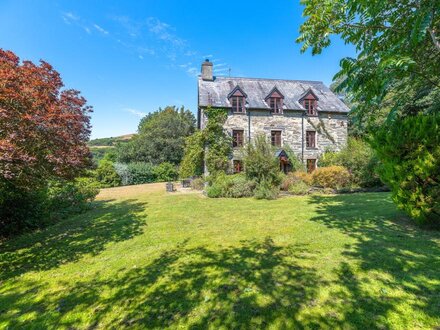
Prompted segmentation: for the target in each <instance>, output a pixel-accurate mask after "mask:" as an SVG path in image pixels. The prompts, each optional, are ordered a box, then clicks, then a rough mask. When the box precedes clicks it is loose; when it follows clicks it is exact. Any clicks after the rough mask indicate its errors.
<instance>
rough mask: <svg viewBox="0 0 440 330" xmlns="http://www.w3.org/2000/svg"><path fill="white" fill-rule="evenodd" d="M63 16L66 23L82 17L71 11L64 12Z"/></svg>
mask: <svg viewBox="0 0 440 330" xmlns="http://www.w3.org/2000/svg"><path fill="white" fill-rule="evenodd" d="M61 17H62V18H63V21H64V23H66V24H71V23H72V22H73V21H78V20H79V19H80V18H79V16H76V15H74V14H73V13H71V12H67V13H62V14H61Z"/></svg>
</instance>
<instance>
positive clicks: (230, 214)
mask: <svg viewBox="0 0 440 330" xmlns="http://www.w3.org/2000/svg"><path fill="white" fill-rule="evenodd" d="M153 186H154V185H152V186H151V187H153ZM148 187H149V186H138V187H131V188H115V189H108V190H105V192H104V193H103V194H102V195H101V197H100V198H101V200H99V201H97V202H96V204H95V206H94V209H93V210H91V211H89V212H88V213H86V214H83V215H80V216H77V217H73V218H71V219H69V220H67V221H63V222H62V223H59V224H57V225H56V226H53V227H51V228H48V229H46V230H43V231H41V232H38V233H34V234H28V235H24V236H21V237H18V238H15V239H12V240H9V241H5V242H3V243H1V245H0V267H1V268H0V269H1V275H0V328H20V329H21V328H35V329H55V328H56V329H63V328H66V329H67V328H70V329H73V328H75V329H96V328H103V329H104V328H105V329H109V328H110V329H120V328H157V329H163V328H190V329H199V328H200V329H205V328H211V329H258V328H269V329H286V328H295V329H308V328H328V329H337V328H343V329H354V328H362V329H373V328H381V329H389V328H392V329H430V328H435V327H436V326H439V325H440V315H439V313H440V233H439V232H435V231H427V230H422V229H419V228H417V227H414V226H413V225H412V224H411V223H410V222H409V221H408V220H407V219H405V217H404V216H403V215H402V214H401V213H399V212H397V211H396V209H395V207H394V205H393V203H392V202H391V200H390V198H389V195H388V194H387V193H365V194H353V195H338V196H308V197H307V196H306V197H289V198H281V199H278V200H275V201H258V200H254V199H207V198H204V197H202V196H200V195H198V194H165V193H163V192H160V191H157V189H156V190H154V189H153V192H149V191H148V190H149V188H148ZM156 187H157V186H156ZM162 188H163V187H162V186H160V189H162Z"/></svg>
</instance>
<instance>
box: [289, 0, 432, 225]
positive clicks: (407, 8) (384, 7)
mask: <svg viewBox="0 0 440 330" xmlns="http://www.w3.org/2000/svg"><path fill="white" fill-rule="evenodd" d="M302 4H303V5H305V8H304V16H306V17H307V19H306V21H305V22H304V24H303V25H302V26H301V28H300V32H301V34H300V36H299V38H298V39H297V41H298V42H300V43H302V51H303V52H305V51H306V50H308V49H311V51H312V54H319V53H321V52H322V50H323V49H324V48H325V47H328V46H329V45H330V43H331V36H332V35H339V36H340V37H341V38H342V39H343V40H344V41H345V42H346V43H351V44H353V45H354V46H355V47H356V50H357V57H356V58H344V59H342V60H341V70H340V71H339V72H338V73H337V74H336V76H335V79H336V80H338V79H340V80H342V81H340V82H339V84H338V86H337V88H336V90H340V91H345V92H346V93H347V95H348V96H349V97H350V101H351V102H352V104H353V112H352V118H353V119H354V124H355V125H357V126H358V127H361V130H360V131H364V132H365V131H366V132H367V133H369V134H370V135H371V136H372V146H373V147H374V148H375V149H376V151H377V152H378V156H379V159H380V161H381V162H382V164H383V166H382V167H379V174H380V175H381V178H382V179H383V180H384V181H385V182H387V183H388V185H389V186H390V188H391V190H392V192H393V197H394V201H395V202H396V203H397V205H398V206H399V207H401V208H402V209H404V210H405V211H407V213H408V214H409V215H411V216H412V217H413V218H415V219H417V220H419V221H420V222H429V223H433V222H434V223H438V222H439V218H438V212H439V211H438V203H437V201H438V198H439V196H438V189H437V188H436V185H438V182H439V181H440V174H439V173H438V171H437V170H436V166H438V165H437V164H436V163H435V162H434V159H435V158H436V157H437V153H438V150H437V149H436V148H434V149H433V148H431V147H432V145H431V144H434V146H435V147H436V139H434V138H431V139H429V138H428V139H426V137H427V136H428V137H429V136H432V137H436V136H439V135H440V127H439V125H438V118H437V117H436V113H438V112H439V110H440V36H439V33H440V5H439V3H438V0H302ZM426 123H429V124H426ZM404 126H405V128H406V129H405V130H402V129H401V127H404ZM428 128H429V131H425V132H421V133H423V134H424V135H418V134H416V133H415V132H418V130H419V129H428ZM410 133H411V134H410ZM421 136H423V138H420V137H421ZM394 139H398V140H396V141H395V140H394Z"/></svg>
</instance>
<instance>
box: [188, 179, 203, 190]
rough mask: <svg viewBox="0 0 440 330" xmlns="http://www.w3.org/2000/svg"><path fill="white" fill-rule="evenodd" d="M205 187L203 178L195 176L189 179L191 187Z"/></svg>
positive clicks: (201, 188) (196, 188) (198, 188)
mask: <svg viewBox="0 0 440 330" xmlns="http://www.w3.org/2000/svg"><path fill="white" fill-rule="evenodd" d="M204 188H205V180H204V179H203V178H196V179H194V180H192V181H191V189H194V190H203V189H204Z"/></svg>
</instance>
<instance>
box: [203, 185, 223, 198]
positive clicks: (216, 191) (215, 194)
mask: <svg viewBox="0 0 440 330" xmlns="http://www.w3.org/2000/svg"><path fill="white" fill-rule="evenodd" d="M206 195H207V196H208V197H209V198H219V197H223V196H222V189H221V187H220V186H216V185H213V186H209V187H208V188H207V189H206Z"/></svg>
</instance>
